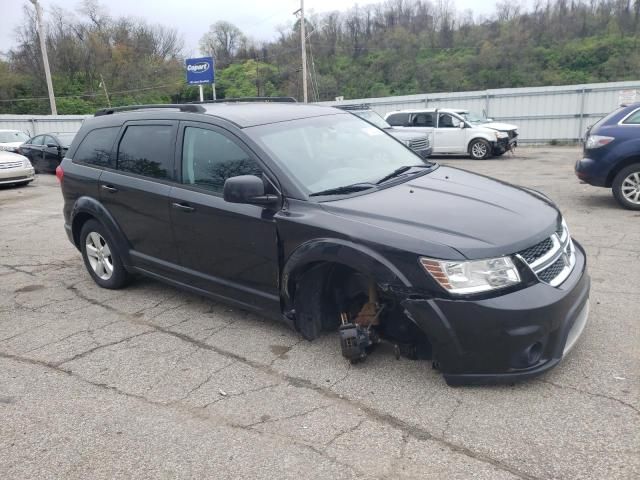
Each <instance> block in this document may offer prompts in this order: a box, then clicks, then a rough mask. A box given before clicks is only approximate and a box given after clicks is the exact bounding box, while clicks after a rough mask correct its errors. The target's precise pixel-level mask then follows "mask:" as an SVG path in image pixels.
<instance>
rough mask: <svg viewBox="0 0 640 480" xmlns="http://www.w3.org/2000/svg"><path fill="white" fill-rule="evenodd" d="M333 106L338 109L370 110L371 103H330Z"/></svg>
mask: <svg viewBox="0 0 640 480" xmlns="http://www.w3.org/2000/svg"><path fill="white" fill-rule="evenodd" d="M331 106H332V107H333V108H339V109H340V110H371V105H369V104H368V103H350V104H348V105H331Z"/></svg>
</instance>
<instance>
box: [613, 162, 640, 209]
mask: <svg viewBox="0 0 640 480" xmlns="http://www.w3.org/2000/svg"><path fill="white" fill-rule="evenodd" d="M612 190H613V196H614V197H615V199H616V200H617V201H618V203H619V204H620V205H622V206H623V207H624V208H628V209H629V210H640V163H636V164H633V165H629V166H628V167H626V168H623V169H622V170H620V171H619V172H618V174H617V175H616V177H615V178H614V179H613V185H612Z"/></svg>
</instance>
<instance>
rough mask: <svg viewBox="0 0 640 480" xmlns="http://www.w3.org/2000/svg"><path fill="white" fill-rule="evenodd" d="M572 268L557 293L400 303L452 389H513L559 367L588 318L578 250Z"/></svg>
mask: <svg viewBox="0 0 640 480" xmlns="http://www.w3.org/2000/svg"><path fill="white" fill-rule="evenodd" d="M574 245H575V246H576V264H575V267H574V269H573V271H572V272H571V274H570V275H569V277H568V278H567V279H566V280H565V281H564V282H563V283H562V284H561V285H560V286H559V287H551V286H550V285H548V284H545V283H536V284H534V285H532V286H530V287H527V288H524V289H522V290H518V291H515V292H511V293H508V294H505V295H501V296H499V297H494V298H488V299H481V300H474V299H469V298H467V299H460V300H458V299H455V300H454V299H444V298H435V299H426V298H425V299H417V298H409V299H407V300H404V301H403V302H402V305H403V306H404V307H405V309H406V311H407V313H408V314H409V316H410V317H411V318H412V319H413V321H414V322H415V323H416V324H417V325H418V326H419V327H420V328H421V329H422V330H423V331H424V332H425V333H426V335H427V336H428V337H429V340H430V341H431V343H432V346H433V352H434V360H435V361H436V362H437V363H438V364H439V368H440V370H441V371H442V373H443V375H444V378H445V380H446V381H447V383H448V384H450V385H463V384H484V383H511V382H514V381H517V380H522V379H525V378H529V377H533V376H535V375H539V374H541V373H543V372H545V371H547V370H549V369H551V368H553V367H554V366H555V365H557V364H558V363H559V362H560V360H561V359H562V358H563V356H564V355H566V354H567V353H568V352H569V350H570V349H571V348H572V347H573V346H574V344H575V342H576V341H577V339H578V337H579V336H580V334H581V333H582V330H583V329H584V326H585V325H586V322H587V318H588V313H589V303H588V300H589V289H590V278H589V275H588V273H587V266H586V257H585V255H584V250H583V249H582V247H581V246H580V245H579V244H578V243H577V242H574Z"/></svg>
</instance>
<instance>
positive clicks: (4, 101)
mask: <svg viewBox="0 0 640 480" xmlns="http://www.w3.org/2000/svg"><path fill="white" fill-rule="evenodd" d="M181 85H183V82H182V81H180V82H175V83H168V84H164V85H156V86H154V87H143V88H134V89H131V90H117V91H113V92H110V93H109V95H110V96H112V97H113V96H114V95H118V94H124V93H135V92H144V91H149V90H160V89H163V88H169V87H176V86H181ZM98 96H99V94H97V93H82V94H78V95H56V98H86V97H98ZM48 98H49V97H28V98H11V99H3V100H0V102H3V103H8V102H28V101H31V100H46V99H48Z"/></svg>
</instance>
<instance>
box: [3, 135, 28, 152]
mask: <svg viewBox="0 0 640 480" xmlns="http://www.w3.org/2000/svg"><path fill="white" fill-rule="evenodd" d="M27 140H29V135H27V134H26V133H24V132H21V131H20V130H0V151H5V152H14V153H18V151H19V148H20V145H22V144H23V143H24V142H26V141H27Z"/></svg>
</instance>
